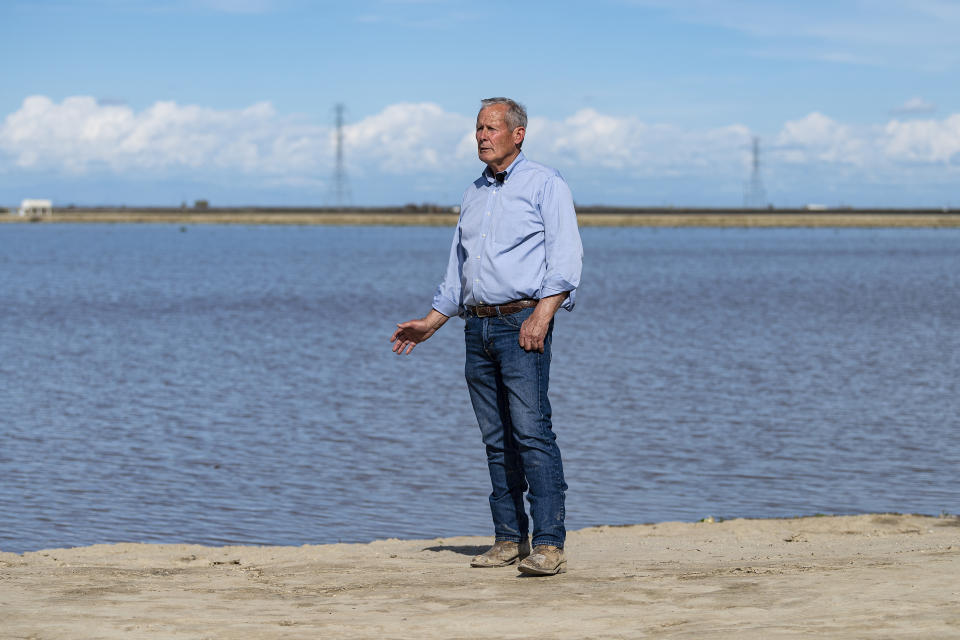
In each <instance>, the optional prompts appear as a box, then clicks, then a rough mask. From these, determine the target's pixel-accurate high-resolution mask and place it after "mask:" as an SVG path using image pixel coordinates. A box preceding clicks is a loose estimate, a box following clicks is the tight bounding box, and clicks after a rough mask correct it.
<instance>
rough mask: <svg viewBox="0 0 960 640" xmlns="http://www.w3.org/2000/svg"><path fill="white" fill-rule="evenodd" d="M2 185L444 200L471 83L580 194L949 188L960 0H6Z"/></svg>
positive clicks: (827, 193) (787, 196)
mask: <svg viewBox="0 0 960 640" xmlns="http://www.w3.org/2000/svg"><path fill="white" fill-rule="evenodd" d="M0 24H2V25H3V33H4V37H3V38H2V39H0V69H2V72H3V73H2V77H3V83H2V88H0V204H6V205H10V204H15V203H17V202H19V200H20V199H22V198H25V197H52V198H54V200H55V201H56V203H57V204H61V205H62V204H68V203H77V204H101V203H115V204H121V203H123V204H130V205H136V204H160V205H176V204H179V203H180V202H181V201H184V200H186V201H188V202H189V201H192V200H194V199H197V198H208V199H210V200H211V202H212V204H214V205H218V204H219V205H236V204H262V205H268V204H279V205H324V204H332V203H333V202H332V198H333V195H332V194H333V191H332V189H331V185H330V178H331V177H332V175H333V157H334V152H333V135H332V134H333V126H332V125H333V118H334V115H333V114H334V112H333V105H334V104H336V103H337V102H342V103H344V104H345V105H346V109H347V111H346V119H347V127H346V130H345V144H346V158H347V174H348V177H349V187H350V196H351V200H350V201H351V203H352V204H356V205H385V204H403V203H407V202H418V203H419V202H436V203H443V204H454V203H456V202H457V201H458V199H459V196H460V193H461V192H462V190H463V188H464V185H465V184H467V182H469V181H470V180H471V179H472V178H473V177H475V176H476V175H477V174H478V173H479V171H480V169H481V168H482V166H481V165H480V164H479V162H478V161H477V159H476V154H475V150H474V149H473V148H472V146H471V135H472V128H473V127H472V123H473V120H474V118H475V115H476V108H477V104H478V100H479V99H480V98H483V97H489V96H494V95H508V96H511V97H514V98H516V99H518V100H520V101H521V102H523V103H524V104H525V105H526V106H527V108H528V110H529V113H530V116H531V122H530V126H529V127H528V138H527V142H526V144H525V146H524V148H525V151H527V153H528V155H529V156H530V157H532V158H534V159H537V160H540V161H543V162H546V163H548V164H551V165H553V166H556V167H558V168H559V169H560V170H561V171H562V172H563V174H564V176H565V177H566V178H567V180H568V182H569V183H570V185H571V187H572V189H573V191H574V194H575V197H576V199H577V201H578V202H580V203H591V204H592V203H600V204H620V205H663V204H673V205H678V206H682V205H701V206H709V205H717V206H736V205H739V204H741V203H742V202H743V195H744V185H745V183H746V181H747V180H748V179H749V176H750V153H749V145H750V140H751V138H752V137H753V136H759V137H760V140H761V154H762V155H761V159H762V178H763V182H764V186H765V189H766V195H767V200H768V201H770V202H772V203H773V204H775V205H777V206H796V205H801V204H804V203H808V202H818V203H827V204H850V205H859V206H878V205H879V206H884V205H886V206H910V205H925V206H960V190H958V189H957V186H956V185H957V178H958V177H960V91H958V90H957V88H956V87H957V86H958V80H960V77H958V76H960V74H958V71H960V46H958V45H960V36H958V35H957V34H958V33H960V2H946V1H942V0H913V1H910V2H908V1H905V0H873V1H870V2H866V1H854V0H835V1H833V2H821V1H816V0H812V1H807V2H802V3H801V2H774V1H761V0H740V1H729V2H720V1H712V2H710V1H707V0H672V1H667V0H606V1H605V0H599V1H597V0H595V1H594V2H593V3H590V4H586V3H572V2H569V3H568V2H556V1H555V2H528V3H515V2H513V3H511V2H485V3H482V4H480V3H467V2H454V1H445V0H369V1H362V0H360V1H356V2H330V3H327V2H305V1H302V0H236V1H228V0H155V1H152V2H148V1H146V0H125V1H121V0H86V1H80V0H73V1H70V0H62V1H49V2H48V1H42V0H39V1H37V0H35V1H30V2H27V1H22V2H21V1H18V0H5V1H4V2H3V3H2V4H0Z"/></svg>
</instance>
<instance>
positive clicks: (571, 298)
mask: <svg viewBox="0 0 960 640" xmlns="http://www.w3.org/2000/svg"><path fill="white" fill-rule="evenodd" d="M561 293H569V294H570V295H568V296H567V299H566V300H564V301H563V303H562V304H561V305H560V308H561V309H566V310H567V311H573V307H574V305H575V304H576V296H577V290H576V289H554V288H553V287H547V286H544V287H541V288H540V297H541V298H549V297H550V296H556V295H559V294H561ZM441 313H442V312H441Z"/></svg>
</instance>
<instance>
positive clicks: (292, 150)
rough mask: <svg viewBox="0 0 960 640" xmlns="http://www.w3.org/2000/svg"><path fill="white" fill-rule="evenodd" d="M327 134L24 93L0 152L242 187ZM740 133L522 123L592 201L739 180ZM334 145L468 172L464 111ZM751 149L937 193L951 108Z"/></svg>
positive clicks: (418, 178) (293, 167)
mask: <svg viewBox="0 0 960 640" xmlns="http://www.w3.org/2000/svg"><path fill="white" fill-rule="evenodd" d="M334 135H335V132H334V131H333V129H332V128H331V127H330V126H320V125H315V124H311V123H309V122H306V121H304V120H303V119H302V118H298V117H294V116H285V115H282V114H278V113H277V112H276V110H275V109H274V107H273V106H272V105H271V104H270V103H266V102H262V103H257V104H253V105H251V106H249V107H246V108H243V109H235V110H231V109H211V108H207V107H201V106H197V105H180V104H177V103H175V102H157V103H155V104H153V105H151V106H150V107H148V108H146V109H142V110H139V111H137V110H134V109H133V108H131V107H130V106H128V105H124V104H114V103H98V101H97V100H96V99H94V98H92V97H88V96H75V97H71V98H67V99H65V100H63V101H62V102H60V103H57V102H54V101H52V100H50V99H49V98H47V97H44V96H31V97H29V98H27V99H26V100H24V101H23V104H22V105H21V107H20V108H19V109H18V110H17V111H15V112H13V113H11V114H9V115H8V116H7V117H6V118H5V120H3V122H2V124H0V154H4V155H6V156H8V158H9V160H10V162H9V163H6V164H7V167H8V168H7V171H8V172H9V171H10V170H11V169H10V167H14V168H15V170H16V171H19V172H21V173H22V174H23V175H27V174H29V175H32V176H35V177H36V176H48V177H49V179H50V180H51V181H54V180H55V177H56V176H58V175H60V176H67V177H71V176H72V177H78V176H85V175H97V176H103V175H107V176H110V175H112V176H117V177H118V178H124V179H136V180H140V181H144V180H146V181H149V180H158V179H163V178H167V177H171V176H172V177H178V176H179V177H181V178H182V177H187V178H189V179H191V180H201V181H202V180H213V179H217V180H219V181H220V182H222V183H224V184H233V183H236V184H240V183H242V184H243V185H244V186H245V187H251V188H253V187H256V186H257V185H261V186H265V187H266V186H272V187H276V186H277V185H290V186H291V187H308V186H313V187H317V186H319V185H321V184H323V183H324V182H325V180H326V178H327V177H328V176H329V175H330V174H331V172H332V165H333V155H334V144H335V141H334ZM752 135H754V132H752V131H751V130H750V129H748V128H747V127H745V126H743V125H740V124H731V125H728V126H725V127H717V128H712V129H689V128H683V127H679V126H676V125H673V124H664V123H651V122H646V121H643V120H640V119H639V118H636V117H632V116H615V115H610V114H604V113H601V112H598V111H596V110H594V109H583V110H580V111H578V112H576V113H574V114H572V115H570V116H569V117H566V118H563V119H559V120H554V119H549V118H541V117H535V118H532V119H531V121H530V125H529V127H528V134H527V141H526V144H525V145H524V149H525V151H526V152H527V154H528V155H529V156H530V157H531V158H533V159H535V160H539V161H542V162H544V163H546V164H550V165H552V166H556V167H559V168H561V170H562V171H563V172H564V173H565V175H567V176H568V179H571V178H573V180H577V179H579V180H585V181H588V182H590V183H591V184H595V185H596V188H597V189H598V190H601V191H600V193H601V195H599V196H594V197H593V201H601V200H602V193H603V192H606V191H608V190H609V192H611V193H612V192H614V191H616V190H620V191H623V189H625V188H626V187H624V185H629V184H631V182H630V181H631V180H651V181H654V182H656V181H657V180H661V179H670V178H675V179H678V180H681V181H684V182H686V183H690V184H706V183H710V184H713V185H720V184H727V185H739V184H741V183H742V180H743V179H744V178H745V176H747V175H748V172H749V161H750V150H749V148H750V139H751V137H752ZM344 146H345V157H346V160H347V168H348V174H349V175H350V176H351V177H352V178H353V179H355V180H356V182H357V183H359V182H361V181H365V182H366V184H371V181H374V182H380V183H383V184H386V183H385V182H383V180H381V178H384V179H385V178H387V177H389V176H392V177H393V178H392V179H393V180H394V182H395V181H396V180H401V181H402V183H403V184H406V185H410V188H411V190H415V189H414V187H416V185H421V186H423V185H428V186H429V189H436V188H437V187H436V185H440V184H448V183H456V184H457V185H459V183H460V181H462V180H463V178H464V176H470V175H474V174H475V173H479V169H480V164H479V161H478V160H477V159H476V143H475V141H474V138H473V115H472V114H471V115H469V116H466V115H461V114H457V113H451V112H448V111H445V110H444V109H443V108H442V107H440V106H439V105H436V104H433V103H400V104H394V105H390V106H388V107H386V108H384V109H383V110H382V111H380V112H379V113H376V114H373V115H371V116H368V117H366V118H363V119H361V120H359V121H357V122H353V123H350V124H348V125H346V126H345V127H344ZM761 152H762V154H763V155H762V160H763V169H764V171H765V172H766V174H767V175H770V176H776V175H780V176H786V175H789V176H791V179H803V177H802V175H803V174H804V172H806V174H807V175H808V176H812V175H814V174H816V175H817V180H818V181H821V182H822V181H830V180H839V179H840V176H841V175H842V176H843V179H844V180H845V181H847V182H848V183H850V184H854V183H857V182H858V181H859V182H863V183H874V184H878V183H881V182H882V183H886V184H893V185H895V184H905V185H906V186H909V185H908V184H906V183H905V182H904V181H906V180H914V179H917V177H918V176H920V178H921V179H923V180H924V181H926V182H927V183H938V184H944V185H947V184H952V183H953V182H952V181H954V180H955V179H956V173H957V171H958V170H960V162H957V159H958V158H960V114H954V115H951V116H949V117H946V118H943V119H925V120H917V119H910V120H900V119H893V120H890V121H889V122H886V123H877V124H874V125H867V126H857V125H850V124H845V123H843V122H840V121H838V120H835V119H833V118H831V117H829V116H828V115H825V114H823V113H820V112H816V111H815V112H812V113H810V114H808V115H806V116H804V117H802V118H799V119H796V120H791V121H788V122H786V123H784V124H783V126H782V128H781V129H780V131H779V132H778V133H777V134H776V135H773V136H767V137H765V138H764V139H763V140H761ZM0 166H3V165H0ZM905 169H909V172H906V173H905ZM908 174H909V177H905V176H907V175H908ZM394 182H391V183H390V184H394ZM811 184H812V183H811ZM605 185H606V186H605ZM423 188H426V187H423ZM735 188H736V187H731V188H730V189H735ZM944 188H945V189H946V187H944ZM728 190H729V189H728ZM398 197H400V196H398ZM624 197H627V196H624ZM360 200H361V198H360V194H358V201H360Z"/></svg>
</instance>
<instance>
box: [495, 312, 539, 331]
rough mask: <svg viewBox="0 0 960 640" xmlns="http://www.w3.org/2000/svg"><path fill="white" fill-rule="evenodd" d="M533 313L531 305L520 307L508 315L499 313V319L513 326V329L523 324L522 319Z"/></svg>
mask: <svg viewBox="0 0 960 640" xmlns="http://www.w3.org/2000/svg"><path fill="white" fill-rule="evenodd" d="M531 313H533V307H530V308H529V309H522V310H520V311H517V312H516V313H511V314H509V315H502V314H501V315H500V319H501V320H503V321H504V323H506V324H507V326H510V327H513V328H514V329H519V328H520V325H522V324H523V321H524V320H526V319H527V318H529V317H530V314H531Z"/></svg>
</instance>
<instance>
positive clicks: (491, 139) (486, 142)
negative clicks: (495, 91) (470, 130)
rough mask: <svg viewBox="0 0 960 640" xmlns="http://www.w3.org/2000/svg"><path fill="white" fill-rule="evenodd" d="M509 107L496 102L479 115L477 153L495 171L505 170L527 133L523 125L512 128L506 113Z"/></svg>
mask: <svg viewBox="0 0 960 640" xmlns="http://www.w3.org/2000/svg"><path fill="white" fill-rule="evenodd" d="M508 108H509V107H508V106H507V105H505V104H494V105H490V106H489V107H484V108H483V109H481V110H480V113H479V114H478V115H477V155H478V156H480V161H481V162H484V163H486V164H487V165H488V166H489V167H490V168H491V169H493V170H494V171H503V170H504V169H506V168H507V167H508V166H510V162H512V161H513V157H514V156H515V155H516V154H517V153H518V149H517V145H518V144H520V143H521V142H523V136H524V134H525V133H526V131H525V130H524V128H523V127H517V128H516V129H511V128H510V125H508V124H507V120H506V115H507V109H508Z"/></svg>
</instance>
